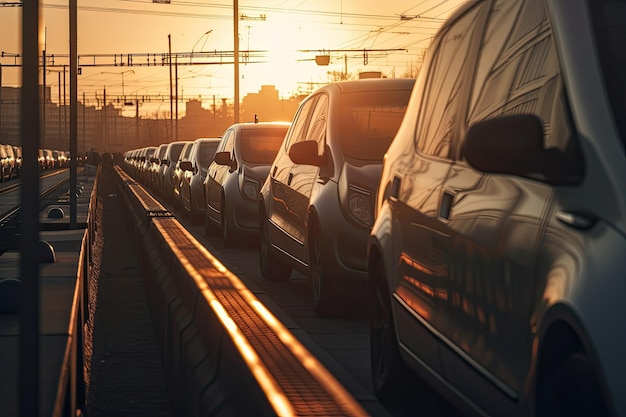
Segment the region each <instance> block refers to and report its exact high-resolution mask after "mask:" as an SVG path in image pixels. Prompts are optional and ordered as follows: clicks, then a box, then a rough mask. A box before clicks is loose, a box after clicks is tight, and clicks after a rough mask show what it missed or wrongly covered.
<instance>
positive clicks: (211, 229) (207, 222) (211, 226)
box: [204, 207, 219, 237]
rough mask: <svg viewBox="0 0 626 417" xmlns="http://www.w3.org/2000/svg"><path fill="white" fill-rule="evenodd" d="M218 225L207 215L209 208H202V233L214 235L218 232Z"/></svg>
mask: <svg viewBox="0 0 626 417" xmlns="http://www.w3.org/2000/svg"><path fill="white" fill-rule="evenodd" d="M218 230H219V229H218V227H217V225H216V224H215V222H213V220H211V218H210V217H209V208H208V207H205V208H204V235H205V236H207V237H208V236H215V235H217V232H218Z"/></svg>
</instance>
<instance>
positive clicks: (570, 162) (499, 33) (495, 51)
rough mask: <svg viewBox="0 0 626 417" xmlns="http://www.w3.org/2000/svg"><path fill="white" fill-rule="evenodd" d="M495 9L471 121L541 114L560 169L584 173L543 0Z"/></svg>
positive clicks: (570, 173) (549, 146)
mask: <svg viewBox="0 0 626 417" xmlns="http://www.w3.org/2000/svg"><path fill="white" fill-rule="evenodd" d="M492 10H493V11H492V14H491V16H490V18H489V22H488V25H487V29H486V33H485V38H484V39H483V44H482V45H481V57H480V60H479V64H478V67H477V72H476V79H475V84H474V88H473V94H472V98H471V100H470V110H469V115H468V123H469V124H470V125H471V124H474V123H476V122H478V121H480V120H484V119H487V118H493V117H497V116H502V115H507V114H534V115H537V116H538V117H539V118H540V119H541V120H542V121H543V124H544V132H545V147H546V148H547V149H551V152H552V153H553V155H554V156H555V157H556V158H557V160H558V165H559V166H558V169H559V170H560V172H561V173H563V174H564V175H566V176H567V177H568V178H569V179H575V177H577V176H580V175H582V156H581V154H580V149H579V147H578V142H577V140H576V138H575V135H574V133H573V127H572V126H571V122H570V119H569V110H568V105H567V100H566V97H565V93H564V90H563V83H562V80H561V74H560V68H559V62H558V57H557V53H556V49H555V45H554V42H553V39H552V35H551V31H550V25H549V22H548V17H547V15H546V13H545V9H544V6H543V2H542V1H541V0H531V1H527V2H523V3H522V2H504V1H502V0H498V1H496V5H495V7H494V8H493V9H492ZM503 22H508V23H506V24H503ZM511 29H512V30H511ZM506 33H513V36H509V37H507V36H505V34H506ZM555 165H557V164H555Z"/></svg>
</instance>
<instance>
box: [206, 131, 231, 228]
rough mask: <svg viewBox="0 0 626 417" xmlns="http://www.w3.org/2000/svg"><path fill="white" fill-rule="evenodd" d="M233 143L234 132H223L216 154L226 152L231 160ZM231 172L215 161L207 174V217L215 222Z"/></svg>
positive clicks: (226, 166)
mask: <svg viewBox="0 0 626 417" xmlns="http://www.w3.org/2000/svg"><path fill="white" fill-rule="evenodd" d="M234 142H235V132H234V130H233V129H228V130H226V132H224V136H223V137H222V143H221V144H220V146H219V147H218V148H217V152H228V153H229V154H230V159H231V160H233V159H234V156H233V148H234ZM231 171H232V168H231V167H230V166H228V165H220V164H218V163H216V162H215V161H213V162H211V165H210V166H209V169H208V172H207V187H206V190H207V196H206V198H207V208H208V209H209V216H211V218H212V219H213V220H215V221H216V222H218V223H219V222H220V221H221V215H220V213H221V207H220V205H221V198H222V187H223V186H224V182H225V180H226V177H227V175H228V174H229V173H230V172H231Z"/></svg>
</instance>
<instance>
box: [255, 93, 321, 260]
mask: <svg viewBox="0 0 626 417" xmlns="http://www.w3.org/2000/svg"><path fill="white" fill-rule="evenodd" d="M316 102H317V97H310V98H308V99H307V100H305V101H304V102H303V103H302V104H301V105H300V108H299V110H298V112H297V113H296V115H295V116H294V119H293V122H292V124H291V127H290V129H289V131H288V132H287V135H286V136H285V141H284V143H283V145H282V146H281V149H280V150H279V151H278V154H277V155H276V159H275V160H274V163H273V164H272V167H271V169H270V174H269V176H268V181H269V201H268V208H267V216H268V219H269V221H270V227H269V234H270V241H271V243H272V245H274V246H277V247H278V248H280V249H281V250H283V251H285V250H286V248H289V247H292V246H294V244H295V242H296V239H295V238H294V235H296V234H297V233H296V230H295V226H294V225H295V221H294V217H295V213H292V211H293V210H294V205H295V204H297V202H296V201H292V199H293V194H292V193H291V192H290V191H289V187H290V185H289V182H291V181H290V179H289V174H290V173H291V169H292V165H293V161H292V160H291V158H290V157H289V153H288V151H289V147H290V145H291V144H292V143H294V142H295V141H298V140H302V138H305V137H306V135H307V130H308V128H309V121H310V119H311V115H312V113H313V109H314V108H315V103H316ZM292 180H293V178H292Z"/></svg>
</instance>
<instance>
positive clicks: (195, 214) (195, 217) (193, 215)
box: [189, 194, 202, 224]
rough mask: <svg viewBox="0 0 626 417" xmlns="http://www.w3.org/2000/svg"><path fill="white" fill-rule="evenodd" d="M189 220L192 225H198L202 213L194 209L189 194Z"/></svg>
mask: <svg viewBox="0 0 626 417" xmlns="http://www.w3.org/2000/svg"><path fill="white" fill-rule="evenodd" d="M189 218H190V219H191V223H192V224H200V221H202V212H201V211H199V210H196V209H195V206H194V200H192V198H191V194H189Z"/></svg>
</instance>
